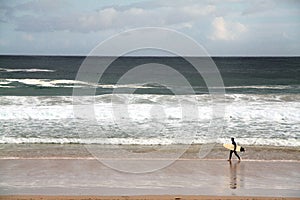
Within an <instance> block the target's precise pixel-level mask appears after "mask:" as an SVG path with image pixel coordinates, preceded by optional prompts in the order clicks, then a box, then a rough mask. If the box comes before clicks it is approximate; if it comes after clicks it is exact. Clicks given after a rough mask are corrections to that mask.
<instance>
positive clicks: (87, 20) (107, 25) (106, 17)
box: [13, 1, 214, 32]
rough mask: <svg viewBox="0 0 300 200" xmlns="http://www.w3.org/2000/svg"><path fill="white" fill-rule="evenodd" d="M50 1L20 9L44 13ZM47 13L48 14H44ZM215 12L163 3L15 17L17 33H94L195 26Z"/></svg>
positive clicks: (209, 9)
mask: <svg viewBox="0 0 300 200" xmlns="http://www.w3.org/2000/svg"><path fill="white" fill-rule="evenodd" d="M47 4H49V2H47V3H44V4H40V5H38V6H35V7H34V8H30V6H31V4H22V5H20V6H18V8H17V9H21V8H22V9H33V10H40V11H41V10H43V9H45V8H46V7H47ZM45 12H46V11H45ZM212 12H214V7H213V6H211V5H208V6H207V5H204V6H202V4H198V5H197V4H192V5H185V6H182V5H181V4H176V5H171V4H167V3H161V2H157V1H154V2H150V1H149V2H143V3H139V4H138V3H136V4H131V5H128V6H110V7H104V8H101V9H98V10H95V11H93V12H89V13H58V14H56V15H54V14H51V15H47V14H46V13H45V14H44V13H43V12H41V13H40V14H36V15H23V16H18V17H17V16H14V17H13V20H14V23H15V25H16V30H18V31H24V32H47V31H75V32H93V31H101V30H107V29H122V28H133V27H136V26H170V25H171V26H172V25H179V24H182V23H192V22H195V21H198V20H199V19H200V18H201V17H203V16H206V15H209V14H211V13H212Z"/></svg>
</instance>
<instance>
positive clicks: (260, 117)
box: [0, 95, 300, 146]
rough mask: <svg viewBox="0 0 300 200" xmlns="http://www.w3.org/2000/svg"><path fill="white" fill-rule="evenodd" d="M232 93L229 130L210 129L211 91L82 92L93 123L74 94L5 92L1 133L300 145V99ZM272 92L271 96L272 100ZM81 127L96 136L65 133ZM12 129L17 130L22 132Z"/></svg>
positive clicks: (59, 138)
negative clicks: (77, 110) (189, 112)
mask: <svg viewBox="0 0 300 200" xmlns="http://www.w3.org/2000/svg"><path fill="white" fill-rule="evenodd" d="M227 97H228V96H227ZM229 97H230V99H229V100H228V99H227V100H226V102H225V103H222V104H221V105H224V106H226V113H225V121H224V132H221V133H215V135H206V134H207V128H208V123H209V121H210V119H211V116H212V115H211V102H210V101H209V99H210V98H209V95H203V96H201V95H199V96H196V98H195V96H189V95H182V96H169V95H101V96H96V97H95V98H94V97H77V98H79V99H80V100H81V102H80V101H78V102H77V103H78V105H81V104H83V105H84V104H87V105H90V104H93V103H94V105H93V108H94V112H95V116H96V122H95V123H96V124H91V125H89V118H85V117H83V116H77V115H76V117H75V116H74V111H73V105H72V103H73V102H72V97H71V96H62V97H61V96H53V97H51V96H48V97H47V96H39V97H38V96H34V97H26V96H0V123H2V124H4V125H6V128H5V129H4V131H1V132H0V138H1V137H2V138H1V140H2V142H4V143H10V142H12V143H14V142H17V143H27V142H28V143H31V142H34V143H40V142H41V143H52V142H53V143H93V142H95V141H96V143H100V144H102V143H103V144H110V143H112V144H119V143H120V144H152V143H153V144H170V143H172V144H176V143H185V139H190V137H194V135H196V136H195V137H194V139H195V142H196V143H205V142H207V140H208V139H217V138H226V140H228V138H230V137H231V136H233V137H237V138H239V142H240V143H241V144H247V145H276V146H300V143H299V139H298V138H300V133H299V130H300V123H299V122H300V102H298V101H273V100H272V98H273V97H265V96H264V97H261V96H258V95H254V96H253V95H230V96H229ZM248 97H249V98H248ZM268 98H269V99H271V101H266V99H268ZM297 98H298V97H296V99H297ZM237 99H240V100H239V101H238V100H237ZM249 99H250V100H249ZM254 99H259V100H254ZM289 99H290V98H289ZM291 99H295V98H294V97H292V98H291ZM180 102H184V103H183V104H181V103H180ZM194 103H198V104H194ZM187 105H193V106H197V108H198V117H197V118H191V119H189V120H188V121H185V120H183V119H184V118H183V117H182V109H183V108H188V106H187ZM76 106H77V105H76ZM184 106H187V107H184ZM83 108H85V107H84V106H83ZM192 108H194V107H192ZM123 111H125V112H123ZM124 114H125V115H124ZM73 120H75V121H74V123H73ZM49 122H51V123H49ZM5 123H6V124H5ZM77 126H79V127H77ZM181 126H182V127H184V128H183V130H181V129H180V127H181ZM37 127H39V128H37ZM77 128H78V129H79V130H78V133H79V134H82V135H85V134H86V133H89V134H91V135H92V137H94V139H85V140H81V139H79V140H78V139H76V138H73V139H69V138H68V139H67V138H65V136H64V134H66V130H68V134H71V136H73V134H75V133H76V131H77V130H76V131H75V129H77ZM72 130H74V132H75V133H73V132H72ZM116 130H118V131H116ZM80 131H81V132H80ZM128 131H129V132H128ZM10 134H12V135H16V138H14V137H11V135H10ZM20 134H21V135H22V136H21V135H20ZM24 134H25V136H24ZM26 134H29V135H31V134H37V135H39V134H42V135H43V136H49V137H47V138H48V139H47V138H46V139H43V138H39V137H37V138H35V137H33V138H32V139H30V138H27V137H28V135H26ZM47 134H48V135H47ZM51 134H53V135H54V136H53V135H51ZM99 134H102V135H103V134H104V135H105V134H106V135H107V137H109V138H107V139H104V140H102V139H99ZM117 134H119V135H122V137H123V136H124V137H125V138H122V137H121V136H118V135H117ZM51 136H53V137H51ZM131 136H136V137H131ZM120 137H121V138H120ZM127 137H128V138H127ZM9 138H11V140H9ZM97 138H98V139H99V141H97V140H98V139H97ZM89 140H90V141H89ZM100 140H101V141H100ZM101 142H102V143H101ZM220 142H225V141H223V140H221V141H220Z"/></svg>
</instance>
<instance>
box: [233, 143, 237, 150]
mask: <svg viewBox="0 0 300 200" xmlns="http://www.w3.org/2000/svg"><path fill="white" fill-rule="evenodd" d="M233 146H234V148H233V151H235V150H236V143H233Z"/></svg>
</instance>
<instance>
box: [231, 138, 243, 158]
mask: <svg viewBox="0 0 300 200" xmlns="http://www.w3.org/2000/svg"><path fill="white" fill-rule="evenodd" d="M232 144H233V146H234V150H230V154H229V160H231V157H232V153H234V155H236V157H238V159H239V160H241V158H240V156H239V155H238V154H237V152H236V151H235V149H236V143H235V141H232Z"/></svg>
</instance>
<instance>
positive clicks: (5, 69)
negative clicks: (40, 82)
mask: <svg viewBox="0 0 300 200" xmlns="http://www.w3.org/2000/svg"><path fill="white" fill-rule="evenodd" d="M1 71H4V72H55V71H56V70H51V69H37V68H31V69H10V68H0V72H1Z"/></svg>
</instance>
